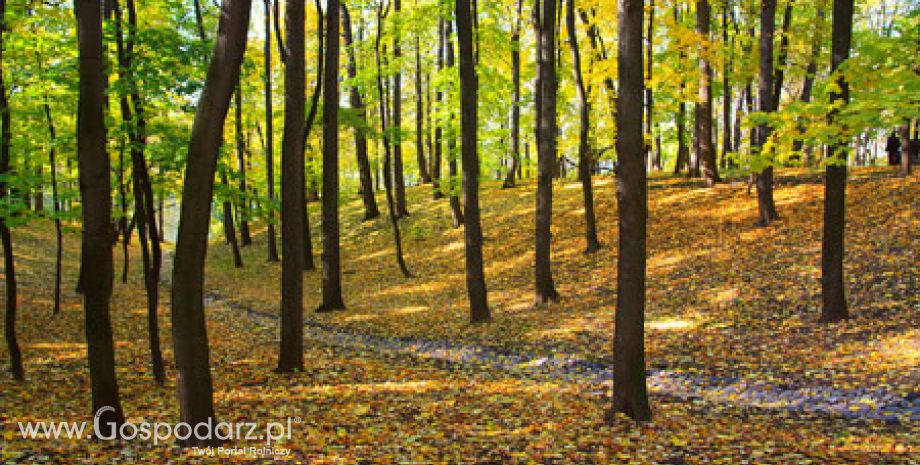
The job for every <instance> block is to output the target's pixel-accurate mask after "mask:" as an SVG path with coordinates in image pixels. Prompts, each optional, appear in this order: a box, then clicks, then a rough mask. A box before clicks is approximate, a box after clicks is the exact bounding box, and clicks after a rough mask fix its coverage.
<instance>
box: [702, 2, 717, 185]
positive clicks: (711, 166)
mask: <svg viewBox="0 0 920 465" xmlns="http://www.w3.org/2000/svg"><path fill="white" fill-rule="evenodd" d="M710 16H711V8H710V7H709V1H708V0H697V2H696V30H697V33H699V34H700V36H701V38H702V40H703V41H704V42H703V44H704V45H702V46H701V48H700V58H699V63H700V89H699V90H700V93H699V99H698V102H699V105H698V107H697V109H698V111H699V114H698V115H697V121H698V127H699V134H698V137H699V139H698V140H699V161H700V164H701V165H702V168H703V169H702V171H703V173H702V174H703V179H705V180H706V184H707V185H709V186H713V185H715V183H717V182H720V181H721V179H720V178H719V166H718V165H717V164H716V148H715V145H714V144H713V137H712V66H711V65H710V63H709V56H708V55H709V44H710V37H709V30H710V27H709V26H710Z"/></svg>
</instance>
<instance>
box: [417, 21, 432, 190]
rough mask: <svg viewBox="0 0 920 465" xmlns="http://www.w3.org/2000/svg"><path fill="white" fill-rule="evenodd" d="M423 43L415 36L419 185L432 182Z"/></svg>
mask: <svg viewBox="0 0 920 465" xmlns="http://www.w3.org/2000/svg"><path fill="white" fill-rule="evenodd" d="M424 93H425V89H424V88H423V85H422V41H421V38H419V36H418V35H416V36H415V158H416V161H417V162H418V173H419V183H421V184H426V183H429V182H431V175H430V174H429V173H428V163H427V162H426V161H425V105H424V103H423V101H422V95H424Z"/></svg>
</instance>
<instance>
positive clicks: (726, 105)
mask: <svg viewBox="0 0 920 465" xmlns="http://www.w3.org/2000/svg"><path fill="white" fill-rule="evenodd" d="M729 7H730V5H728V3H725V4H723V5H722V46H723V47H728V54H727V55H728V56H727V57H726V56H723V58H722V126H723V128H722V163H721V168H722V169H726V168H728V167H729V165H734V163H733V162H732V161H731V159H730V158H729V154H730V153H731V152H732V86H731V77H730V76H731V74H732V73H733V72H734V70H733V68H734V66H735V41H734V38H732V41H731V42H729V40H728V9H729Z"/></svg>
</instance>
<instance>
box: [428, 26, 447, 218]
mask: <svg viewBox="0 0 920 465" xmlns="http://www.w3.org/2000/svg"><path fill="white" fill-rule="evenodd" d="M445 27H446V25H445V21H444V18H438V59H437V62H438V74H439V75H440V73H441V72H443V70H444V55H445V53H447V52H446V48H445V47H446V41H445V37H444V28H445ZM443 98H444V93H443V92H442V90H441V86H438V88H437V90H436V91H435V94H434V102H435V107H437V109H438V111H441V102H442V100H443ZM435 123H436V127H435V128H434V152H433V153H432V155H431V157H432V160H431V187H432V191H431V192H432V198H434V199H435V200H437V199H440V198H443V197H444V192H443V191H442V189H441V155H442V154H441V150H442V147H443V145H444V144H442V143H441V138H442V137H443V135H444V129H443V127H442V126H443V119H442V118H441V117H440V115H439V117H438V118H437V119H436V120H435Z"/></svg>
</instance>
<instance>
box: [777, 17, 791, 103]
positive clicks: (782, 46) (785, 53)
mask: <svg viewBox="0 0 920 465" xmlns="http://www.w3.org/2000/svg"><path fill="white" fill-rule="evenodd" d="M792 4H793V2H792V1H791V0H790V1H788V2H786V8H785V9H783V29H782V32H781V33H780V34H781V37H780V39H779V53H778V55H777V57H776V70H775V76H774V78H773V100H774V101H773V108H774V109H778V108H779V101H780V97H781V95H782V92H783V80H784V79H785V74H786V62H787V60H788V58H789V28H790V26H791V23H792Z"/></svg>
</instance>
